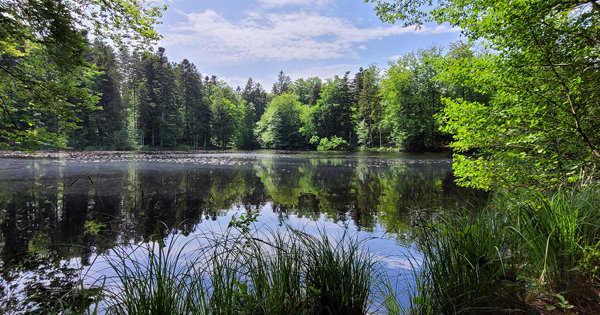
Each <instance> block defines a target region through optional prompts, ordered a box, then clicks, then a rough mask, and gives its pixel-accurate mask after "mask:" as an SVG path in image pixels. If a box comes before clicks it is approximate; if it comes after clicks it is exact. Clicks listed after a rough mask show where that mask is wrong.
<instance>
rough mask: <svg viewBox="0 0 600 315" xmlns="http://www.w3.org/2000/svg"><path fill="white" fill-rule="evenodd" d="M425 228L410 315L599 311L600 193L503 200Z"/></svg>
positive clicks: (592, 189) (584, 190) (443, 216)
mask: <svg viewBox="0 0 600 315" xmlns="http://www.w3.org/2000/svg"><path fill="white" fill-rule="evenodd" d="M499 198H500V199H499V202H498V201H496V202H492V203H490V204H489V205H488V206H487V207H486V208H485V209H482V210H480V211H475V212H473V211H466V210H464V211H450V212H445V213H440V214H438V216H437V217H436V219H435V220H434V221H433V222H428V223H423V224H420V228H418V229H419V231H418V238H417V240H416V243H417V246H418V248H419V250H420V251H421V252H422V253H423V261H422V265H421V266H420V268H419V269H418V270H417V271H416V273H417V274H416V278H417V281H416V285H415V287H414V288H413V292H412V295H413V296H412V301H411V304H410V305H409V306H408V307H407V308H405V309H404V310H403V312H404V313H410V314H484V313H485V314H508V313H513V312H515V311H518V312H525V313H527V314H539V313H540V312H539V310H543V311H544V312H552V311H557V312H558V311H559V310H560V311H561V312H562V311H563V310H567V309H574V310H575V311H578V312H579V313H580V314H581V313H583V314H585V313H586V312H588V311H589V310H592V313H594V312H596V311H599V310H600V308H599V306H598V300H599V296H598V293H597V292H598V289H597V287H598V283H599V282H598V279H597V273H596V271H597V268H598V263H599V262H600V260H599V257H600V252H599V251H598V245H599V244H600V189H599V188H598V187H597V186H583V187H580V188H578V189H575V190H569V191H558V192H555V193H553V194H552V195H543V194H534V195H528V196H525V195H522V196H521V197H520V199H518V200H516V201H515V200H514V199H512V200H511V199H510V198H509V197H508V196H500V197H499Z"/></svg>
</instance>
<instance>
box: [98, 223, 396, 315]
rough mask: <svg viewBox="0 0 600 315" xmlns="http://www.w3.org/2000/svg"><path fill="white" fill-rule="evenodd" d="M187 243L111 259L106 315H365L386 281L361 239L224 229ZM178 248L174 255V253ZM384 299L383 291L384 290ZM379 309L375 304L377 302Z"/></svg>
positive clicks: (155, 246) (146, 248)
mask: <svg viewBox="0 0 600 315" xmlns="http://www.w3.org/2000/svg"><path fill="white" fill-rule="evenodd" d="M204 236H205V237H206V238H205V239H203V240H201V241H199V244H205V245H206V246H204V245H203V246H200V247H199V248H197V249H195V250H194V251H195V255H194V256H191V255H190V253H189V252H190V251H189V250H186V247H187V245H188V244H189V242H190V241H189V240H188V241H187V242H186V243H185V244H184V245H183V246H178V245H177V244H176V239H177V237H173V238H171V240H170V241H169V242H168V244H165V245H163V244H162V242H163V240H158V241H153V242H148V243H147V244H146V245H144V246H138V247H136V248H127V249H123V250H121V251H118V250H117V253H116V254H114V255H112V256H111V258H110V259H108V261H109V265H110V269H111V270H112V272H113V273H114V274H116V277H114V278H113V279H112V280H113V281H112V284H111V285H107V286H106V287H105V291H106V292H105V294H104V300H103V304H104V305H106V307H105V309H106V314H148V315H150V314H202V315H204V314H214V315H226V314H265V315H266V314H274V315H278V314H281V315H296V314H297V315H301V314H304V315H310V314H315V315H321V314H330V315H337V314H340V315H341V314H366V313H367V311H368V310H369V311H370V310H374V311H376V310H381V308H382V307H383V306H381V305H379V306H376V305H375V304H377V303H378V301H379V300H378V297H379V296H380V295H381V294H380V293H379V292H378V288H380V287H384V286H382V285H381V284H382V283H384V282H386V281H388V279H387V278H385V272H384V271H383V268H382V267H381V266H380V264H379V260H378V258H377V257H376V256H375V255H374V254H372V253H371V252H370V251H369V250H368V248H367V247H366V246H365V243H364V241H362V240H359V239H358V237H356V236H350V235H349V234H348V233H347V232H346V233H344V234H343V235H342V236H341V237H340V238H338V239H335V240H334V239H332V238H331V237H330V236H328V235H327V233H325V231H321V233H320V234H319V235H318V236H311V235H308V234H306V233H304V232H302V231H298V230H294V229H292V228H289V227H288V228H287V230H284V231H266V232H265V231H263V232H260V233H258V232H256V233H250V232H249V231H248V230H244V229H242V230H241V231H240V230H238V231H236V230H235V229H227V230H226V231H225V233H223V234H222V235H218V236H217V235H216V234H206V235H204ZM177 248H179V249H177ZM388 293H389V292H388ZM379 304H381V303H379Z"/></svg>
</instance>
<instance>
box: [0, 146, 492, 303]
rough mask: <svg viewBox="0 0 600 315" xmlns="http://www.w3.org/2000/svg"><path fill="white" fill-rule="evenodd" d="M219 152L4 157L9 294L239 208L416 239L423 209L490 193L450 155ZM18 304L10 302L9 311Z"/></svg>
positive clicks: (2, 203)
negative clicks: (156, 157)
mask: <svg viewBox="0 0 600 315" xmlns="http://www.w3.org/2000/svg"><path fill="white" fill-rule="evenodd" d="M208 156H209V157H210V159H209V161H217V162H218V163H211V162H208V163H207V162H206V155H204V156H202V157H197V156H196V157H194V156H191V157H188V158H186V159H174V160H173V159H165V160H162V161H143V160H135V159H132V160H118V161H94V160H69V159H62V160H52V159H38V160H35V159H0V209H1V212H0V230H1V232H2V234H1V236H0V246H1V263H2V265H1V266H0V268H1V269H2V273H1V279H0V280H2V281H1V282H0V294H1V293H2V291H5V292H7V291H14V290H15V289H16V287H14V283H13V282H14V281H15V280H18V277H19V275H23V274H24V273H26V272H28V271H31V270H42V269H43V268H42V266H44V268H45V267H48V266H53V268H54V269H56V270H60V272H62V273H63V274H70V272H72V271H71V270H70V269H69V268H68V267H66V266H64V262H65V261H69V260H72V259H77V260H78V261H79V262H80V263H81V264H82V265H84V266H85V265H88V264H90V263H91V261H90V260H91V259H93V257H95V254H102V253H106V252H107V251H108V250H109V249H110V248H112V247H114V246H115V245H117V244H123V243H135V242H140V241H142V240H144V239H147V238H148V237H149V236H150V235H152V234H153V233H156V232H158V233H160V234H161V235H162V236H163V237H166V236H167V235H168V234H169V233H171V232H173V231H177V232H179V233H181V234H183V235H190V234H193V233H195V232H197V230H198V229H202V228H205V225H202V224H200V223H201V222H203V221H204V220H209V221H215V220H217V219H218V218H220V217H222V216H224V215H227V214H228V213H230V211H231V210H235V209H238V208H239V209H240V210H245V211H269V212H270V214H269V216H271V215H273V216H274V217H275V218H276V220H277V222H278V224H280V225H281V224H283V223H284V222H285V221H286V220H289V218H290V217H293V218H294V220H299V219H303V220H312V221H319V220H324V221H331V222H345V223H347V224H352V225H353V226H355V228H356V229H357V230H358V231H363V232H367V233H373V232H379V233H381V232H385V234H386V235H395V236H397V237H398V239H399V240H400V241H403V240H404V241H406V242H410V240H408V239H407V238H406V237H407V233H408V230H407V226H408V225H409V224H410V221H411V220H410V219H411V215H412V213H413V210H415V209H439V208H443V207H448V206H453V207H454V206H470V205H471V206H472V205H478V204H481V203H483V202H485V200H487V196H486V195H485V194H483V193H481V192H475V191H472V190H467V189H462V188H459V187H457V186H456V185H455V184H454V182H453V176H452V172H451V161H450V160H449V159H445V158H442V159H440V158H425V159H424V158H408V159H406V158H402V159H400V158H394V155H385V156H384V157H385V158H381V156H377V157H373V156H353V155H349V156H344V155H339V154H338V155H331V154H327V155H317V154H311V155H293V156H288V155H270V154H257V155H253V156H252V155H250V156H248V155H240V156H233V157H232V156H231V155H229V156H226V157H224V159H226V162H225V163H223V161H222V160H220V159H219V156H218V155H208ZM396 157H397V156H396ZM198 159H203V160H202V161H201V162H198V161H199V160H198ZM223 219H224V218H223ZM159 222H163V223H164V224H159ZM61 264H63V265H61ZM48 273H49V272H48ZM48 273H46V274H48ZM64 279H67V280H68V279H70V278H68V277H64ZM50 283H51V281H50ZM11 285H12V286H13V287H10V286H11ZM56 285H57V286H58V287H65V284H64V283H63V284H61V283H56ZM37 289H38V291H39V290H42V289H47V288H37ZM33 291H35V290H33ZM33 291H32V292H33ZM4 296H8V295H4ZM10 303H14V301H13V302H7V301H6V298H5V301H3V302H1V303H0V310H1V309H2V307H3V305H4V307H5V308H9V307H11V306H10V305H11V304H10ZM13 306H14V305H13Z"/></svg>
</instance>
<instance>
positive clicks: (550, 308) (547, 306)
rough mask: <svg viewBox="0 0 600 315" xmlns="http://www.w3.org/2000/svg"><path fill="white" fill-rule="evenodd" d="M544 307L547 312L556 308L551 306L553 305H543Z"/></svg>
mask: <svg viewBox="0 0 600 315" xmlns="http://www.w3.org/2000/svg"><path fill="white" fill-rule="evenodd" d="M544 307H545V308H546V309H547V310H549V311H552V310H555V309H556V307H555V306H553V305H544Z"/></svg>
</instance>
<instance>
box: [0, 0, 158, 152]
mask: <svg viewBox="0 0 600 315" xmlns="http://www.w3.org/2000/svg"><path fill="white" fill-rule="evenodd" d="M100 11H101V12H102V14H100V13H99V12H100ZM0 12H1V13H2V17H1V18H0V28H1V29H2V30H3V31H2V32H1V33H0V55H1V58H0V94H2V100H1V102H2V116H1V117H0V124H1V125H2V126H1V127H0V145H1V146H3V147H6V146H7V145H8V144H9V143H10V144H13V143H14V144H17V145H19V146H20V147H25V148H31V147H35V146H38V145H41V144H53V145H57V146H59V147H66V145H67V142H66V135H67V133H68V132H69V131H71V130H73V129H75V128H77V125H76V122H78V121H79V118H78V117H77V115H76V113H77V112H79V111H81V110H88V111H89V110H93V109H96V107H95V106H94V105H95V104H96V102H97V101H98V99H99V98H98V96H97V95H95V94H94V93H93V92H92V91H90V89H89V85H90V84H91V82H92V78H93V77H94V76H95V75H96V74H97V72H96V68H94V67H93V66H92V65H91V64H90V63H89V62H88V61H86V60H85V54H86V53H87V52H88V41H87V38H86V34H87V33H88V31H91V32H92V34H93V35H94V36H95V38H98V39H104V38H108V39H110V40H112V41H114V42H116V43H122V42H123V41H122V39H125V38H128V39H129V42H128V43H129V44H136V43H138V44H142V43H144V44H147V43H149V42H151V41H153V40H156V39H158V38H159V35H158V34H157V33H156V31H155V29H154V24H155V23H156V18H158V17H159V16H160V15H161V9H160V8H148V7H146V6H145V4H144V3H138V2H136V1H128V0H118V1H117V0H114V1H72V2H69V3H64V2H61V1H8V2H6V1H4V2H2V3H1V4H0ZM108 29H110V32H106V30H108Z"/></svg>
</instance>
